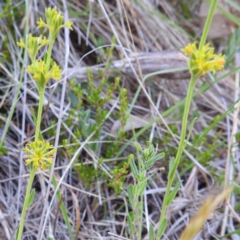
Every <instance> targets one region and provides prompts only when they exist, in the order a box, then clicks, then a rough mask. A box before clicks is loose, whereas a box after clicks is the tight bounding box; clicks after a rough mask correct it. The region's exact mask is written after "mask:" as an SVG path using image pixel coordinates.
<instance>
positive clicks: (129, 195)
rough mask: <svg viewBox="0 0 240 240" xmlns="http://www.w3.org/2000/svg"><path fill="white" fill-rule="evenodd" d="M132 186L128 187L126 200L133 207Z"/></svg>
mask: <svg viewBox="0 0 240 240" xmlns="http://www.w3.org/2000/svg"><path fill="white" fill-rule="evenodd" d="M133 191H134V190H133V185H130V186H129V187H128V199H129V203H130V205H131V206H133V200H134V193H133Z"/></svg>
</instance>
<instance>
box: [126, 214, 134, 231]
mask: <svg viewBox="0 0 240 240" xmlns="http://www.w3.org/2000/svg"><path fill="white" fill-rule="evenodd" d="M127 220H128V227H129V232H130V234H134V233H135V232H136V227H135V225H134V222H135V221H134V215H133V212H130V213H129V215H128V217H127Z"/></svg>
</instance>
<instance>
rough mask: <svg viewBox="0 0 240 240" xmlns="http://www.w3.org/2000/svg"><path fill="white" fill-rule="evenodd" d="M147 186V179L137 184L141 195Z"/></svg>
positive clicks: (138, 193)
mask: <svg viewBox="0 0 240 240" xmlns="http://www.w3.org/2000/svg"><path fill="white" fill-rule="evenodd" d="M146 186H147V180H144V181H142V182H140V183H139V184H138V186H137V195H138V196H141V195H142V194H143V191H144V190H145V188H146Z"/></svg>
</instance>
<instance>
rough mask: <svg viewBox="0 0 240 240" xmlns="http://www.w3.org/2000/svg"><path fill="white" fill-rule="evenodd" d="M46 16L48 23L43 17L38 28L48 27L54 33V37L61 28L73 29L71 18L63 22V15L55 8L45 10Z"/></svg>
mask: <svg viewBox="0 0 240 240" xmlns="http://www.w3.org/2000/svg"><path fill="white" fill-rule="evenodd" d="M45 16H46V23H45V22H44V21H43V20H42V18H40V19H39V21H38V22H37V25H38V28H42V27H46V28H48V30H49V32H50V33H51V34H52V35H53V38H56V37H57V34H58V32H59V30H60V29H61V28H63V27H67V28H69V29H71V30H73V29H72V22H71V21H70V20H68V21H67V22H66V23H65V24H62V22H63V16H62V15H61V13H59V12H58V11H57V10H56V9H55V8H47V9H46V11H45Z"/></svg>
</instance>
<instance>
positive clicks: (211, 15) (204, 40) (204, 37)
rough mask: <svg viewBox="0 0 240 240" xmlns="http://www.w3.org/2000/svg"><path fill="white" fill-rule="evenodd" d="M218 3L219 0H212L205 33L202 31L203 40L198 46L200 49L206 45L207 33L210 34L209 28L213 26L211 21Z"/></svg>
mask: <svg viewBox="0 0 240 240" xmlns="http://www.w3.org/2000/svg"><path fill="white" fill-rule="evenodd" d="M217 3H218V0H212V1H211V5H210V9H209V12H208V16H207V19H206V22H205V25H204V29H203V33H202V36H201V40H200V43H199V47H198V49H199V50H201V49H202V48H203V46H204V45H205V42H206V39H207V35H208V32H209V29H210V26H211V22H212V19H213V14H214V10H215V8H216V7H217Z"/></svg>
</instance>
